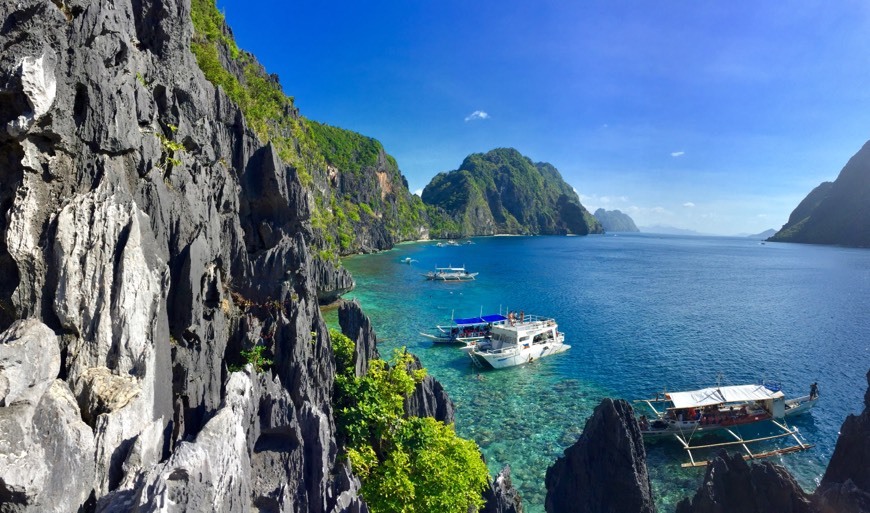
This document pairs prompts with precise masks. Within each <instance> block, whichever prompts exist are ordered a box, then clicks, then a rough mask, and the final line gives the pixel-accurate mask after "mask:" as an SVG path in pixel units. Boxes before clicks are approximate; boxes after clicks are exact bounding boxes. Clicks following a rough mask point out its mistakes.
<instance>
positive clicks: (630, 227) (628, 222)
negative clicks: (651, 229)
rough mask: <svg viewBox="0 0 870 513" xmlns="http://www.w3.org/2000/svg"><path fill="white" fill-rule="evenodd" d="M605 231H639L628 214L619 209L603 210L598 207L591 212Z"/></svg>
mask: <svg viewBox="0 0 870 513" xmlns="http://www.w3.org/2000/svg"><path fill="white" fill-rule="evenodd" d="M593 215H594V216H595V218H596V219H598V222H600V223H601V226H603V227H604V231H606V232H639V231H640V230H638V229H637V225H635V224H634V219H632V218H631V217H630V216H629V215H628V214H625V213H623V212H621V211H619V210H604V209H603V208H599V209H598V210H596V211H595V214H593Z"/></svg>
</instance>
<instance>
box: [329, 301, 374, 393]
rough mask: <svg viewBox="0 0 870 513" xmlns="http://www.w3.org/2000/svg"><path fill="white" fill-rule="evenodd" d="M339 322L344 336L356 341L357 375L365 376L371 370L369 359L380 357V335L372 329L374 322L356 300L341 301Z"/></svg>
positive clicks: (355, 365) (354, 357) (355, 360)
mask: <svg viewBox="0 0 870 513" xmlns="http://www.w3.org/2000/svg"><path fill="white" fill-rule="evenodd" d="M338 323H339V325H341V332H342V333H343V334H344V336H346V337H347V338H349V339H351V340H353V341H354V355H353V366H354V373H355V374H356V376H357V377H360V376H364V375H365V373H366V372H368V370H369V361H371V360H372V359H374V358H380V354H379V353H378V337H377V335H375V331H374V329H372V323H371V321H369V318H368V317H366V315H365V314H364V313H363V311H362V308H360V306H359V302H357V301H356V300H353V301H342V302H341V305H339V307H338Z"/></svg>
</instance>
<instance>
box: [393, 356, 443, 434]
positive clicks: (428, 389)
mask: <svg viewBox="0 0 870 513" xmlns="http://www.w3.org/2000/svg"><path fill="white" fill-rule="evenodd" d="M412 356H413V358H414V361H413V362H412V363H411V365H409V366H408V370H409V371H413V370H419V369H422V368H423V365H422V364H421V363H420V359H419V358H417V356H416V355H412ZM455 411H456V407H455V406H454V404H453V400H452V399H450V396H448V395H447V391H445V390H444V387H443V386H441V383H440V382H439V381H438V380H437V379H435V378H433V377H432V376H431V375H428V374H427V375H426V377H424V378H423V381H422V382H420V383H418V384H417V387H416V388H414V392H413V393H412V394H411V395H410V396H408V398H407V399H405V414H407V415H408V416H413V417H433V418H434V419H435V420H440V421H441V422H444V423H445V424H452V423H453V416H454V412H455Z"/></svg>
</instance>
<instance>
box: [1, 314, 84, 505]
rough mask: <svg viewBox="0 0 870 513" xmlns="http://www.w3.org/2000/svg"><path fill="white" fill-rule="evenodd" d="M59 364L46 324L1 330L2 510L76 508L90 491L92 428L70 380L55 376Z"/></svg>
mask: <svg viewBox="0 0 870 513" xmlns="http://www.w3.org/2000/svg"><path fill="white" fill-rule="evenodd" d="M59 370H60V350H59V342H58V340H57V336H56V335H55V334H54V332H53V331H52V330H51V329H49V328H48V326H46V325H44V324H42V323H41V322H39V321H37V320H35V319H28V320H23V321H17V322H15V323H13V324H12V326H10V327H9V329H7V330H6V331H5V332H4V333H3V334H2V335H0V433H2V436H0V510H2V511H52V512H65V511H76V510H77V509H78V506H79V504H83V503H85V502H86V500H87V499H88V496H89V495H90V493H91V488H92V485H93V480H94V434H93V432H92V431H91V429H90V427H88V426H87V425H86V424H85V423H84V422H82V420H81V415H80V413H79V408H78V405H77V404H76V401H75V398H74V397H73V395H72V393H71V392H70V389H69V387H68V386H67V385H66V383H64V382H63V381H62V380H58V379H55V377H56V376H57V374H58V371H59ZM71 476H74V477H75V479H71Z"/></svg>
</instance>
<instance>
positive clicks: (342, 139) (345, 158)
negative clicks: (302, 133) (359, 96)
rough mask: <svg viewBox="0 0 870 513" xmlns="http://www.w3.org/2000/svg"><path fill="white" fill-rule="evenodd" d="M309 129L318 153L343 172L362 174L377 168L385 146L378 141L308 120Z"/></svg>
mask: <svg viewBox="0 0 870 513" xmlns="http://www.w3.org/2000/svg"><path fill="white" fill-rule="evenodd" d="M307 124H308V129H309V130H310V131H311V137H312V138H313V139H314V143H315V144H316V146H317V149H318V151H319V152H320V153H321V155H323V158H324V159H326V161H327V162H329V163H330V164H332V165H333V166H335V167H337V168H338V169H340V170H342V171H343V172H350V173H357V174H358V173H360V172H362V170H363V169H364V168H365V167H375V166H377V164H378V155H379V154H380V153H381V152H382V151H383V149H384V148H383V146H381V143H380V142H378V141H377V140H376V139H372V138H371V137H366V136H364V135H361V134H358V133H356V132H352V131H350V130H345V129H343V128H337V127H334V126H330V125H326V124H323V123H318V122H316V121H311V120H308V122H307Z"/></svg>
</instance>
